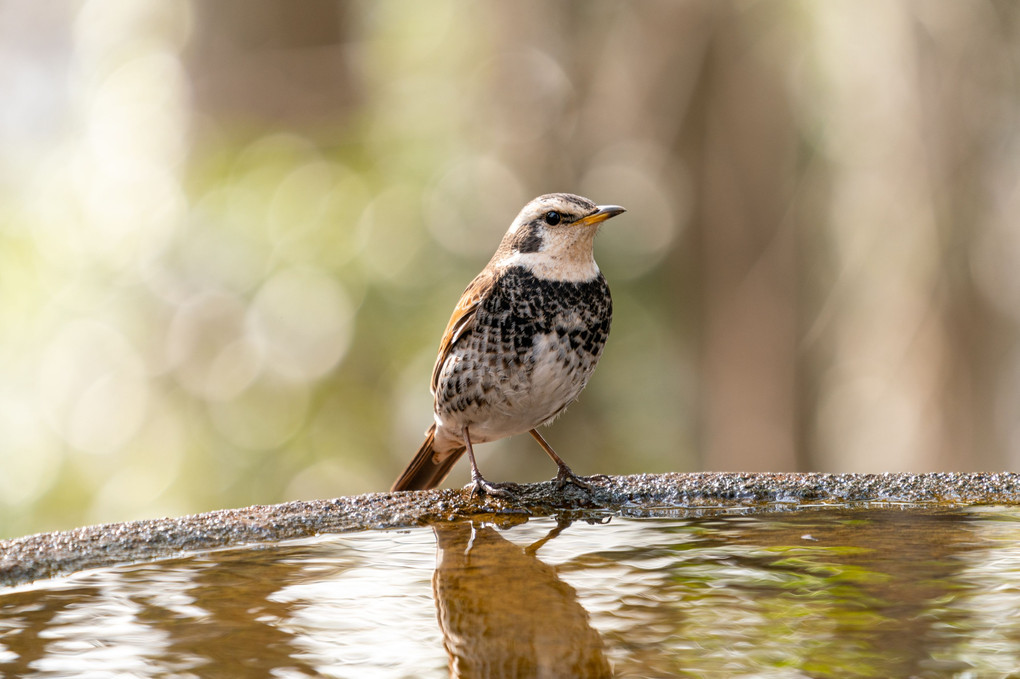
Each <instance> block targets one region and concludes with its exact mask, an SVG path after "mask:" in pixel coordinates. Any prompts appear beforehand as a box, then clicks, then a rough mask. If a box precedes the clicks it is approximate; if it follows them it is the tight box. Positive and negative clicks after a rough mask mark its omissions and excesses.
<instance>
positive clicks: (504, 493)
mask: <svg viewBox="0 0 1020 679" xmlns="http://www.w3.org/2000/svg"><path fill="white" fill-rule="evenodd" d="M464 487H465V488H468V489H470V490H471V495H470V496H469V497H470V498H474V497H475V495H477V496H479V497H481V496H483V495H489V496H491V497H498V498H502V499H504V500H510V499H513V498H514V497H515V495H514V493H515V491H517V490H520V485H519V484H516V483H512V482H510V481H507V482H504V483H489V482H488V481H486V480H485V479H483V478H482V477H481V476H480V475H479V476H473V477H472V478H471V483H469V484H468V485H466V486H464Z"/></svg>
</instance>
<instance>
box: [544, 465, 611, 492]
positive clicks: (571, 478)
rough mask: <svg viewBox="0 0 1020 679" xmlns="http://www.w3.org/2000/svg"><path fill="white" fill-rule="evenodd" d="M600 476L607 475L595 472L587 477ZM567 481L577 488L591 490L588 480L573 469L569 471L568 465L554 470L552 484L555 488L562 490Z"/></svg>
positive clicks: (596, 477)
mask: <svg viewBox="0 0 1020 679" xmlns="http://www.w3.org/2000/svg"><path fill="white" fill-rule="evenodd" d="M602 478H608V477H606V476H605V475H603V474H597V475H595V476H589V477H588V479H602ZM568 483H569V484H573V485H575V486H577V487H578V488H581V489H582V490H587V491H589V492H590V491H591V490H592V487H591V484H590V483H588V481H587V480H585V479H584V478H582V477H580V476H578V475H577V474H575V473H574V472H573V471H571V470H570V467H567V466H563V467H560V470H559V471H558V472H556V477H555V478H553V485H555V486H556V490H563V489H564V488H566V487H567V484H568Z"/></svg>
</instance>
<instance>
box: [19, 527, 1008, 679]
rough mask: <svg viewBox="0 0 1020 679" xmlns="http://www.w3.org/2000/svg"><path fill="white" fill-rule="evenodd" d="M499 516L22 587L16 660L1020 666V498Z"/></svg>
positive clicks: (382, 669)
mask: <svg viewBox="0 0 1020 679" xmlns="http://www.w3.org/2000/svg"><path fill="white" fill-rule="evenodd" d="M603 520H604V521H608V522H606V523H603V524H598V523H597V522H593V523H587V522H585V521H574V522H573V523H570V522H567V521H561V522H559V523H557V521H555V520H553V519H541V520H532V521H529V522H527V523H523V524H520V525H515V526H503V527H497V526H495V525H493V524H491V523H485V522H481V521H477V522H475V523H471V522H462V523H455V524H448V525H445V526H442V527H437V528H434V529H433V528H420V529H413V530H406V531H387V532H381V531H380V532H367V533H359V534H347V535H333V536H324V537H319V538H315V539H308V540H300V541H292V542H287V543H282V544H278V545H274V546H271V547H266V548H244V549H232V550H222V551H217V552H212V553H204V554H197V555H189V556H187V557H184V558H178V559H173V560H165V561H160V562H155V563H148V564H137V565H128V566H122V567H116V568H108V569H100V570H94V571H89V572H84V573H79V574H76V575H73V576H69V577H63V578H58V579H53V580H48V581H44V582H39V583H35V584H33V585H29V586H24V587H20V588H14V589H7V590H0V675H2V676H4V677H95V678H99V677H115V676H117V677H119V676H130V677H181V678H184V677H267V676H271V677H313V676H325V677H357V678H363V677H368V678H372V677H380V678H381V677H449V676H463V677H473V676H477V677H518V676H522V677H523V676H545V677H588V676H591V677H597V676H618V677H673V676H681V677H688V676H689V677H751V676H753V677H954V676H958V677H1005V676H1020V509H1018V508H1001V507H982V508H955V509H953V508H941V509H928V510H920V509H917V508H889V507H886V508H877V509H876V508H870V509H857V510H853V509H814V510H810V509H809V510H801V511H795V512H777V513H756V514H750V515H740V514H724V515H716V516H707V517H700V518H699V517H694V518H692V517H686V518H685V517H674V518H669V517H666V516H660V517H657V518H625V517H620V516H614V517H612V518H611V519H603Z"/></svg>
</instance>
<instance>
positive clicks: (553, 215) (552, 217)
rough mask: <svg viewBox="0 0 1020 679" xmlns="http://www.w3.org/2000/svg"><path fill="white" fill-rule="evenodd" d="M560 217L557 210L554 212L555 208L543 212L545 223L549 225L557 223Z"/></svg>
mask: <svg viewBox="0 0 1020 679" xmlns="http://www.w3.org/2000/svg"><path fill="white" fill-rule="evenodd" d="M562 218H563V215H561V214H560V213H559V212H556V211H555V210H550V211H549V212H546V213H545V223H546V224H548V225H549V226H556V225H557V224H559V223H560V220H561V219H562Z"/></svg>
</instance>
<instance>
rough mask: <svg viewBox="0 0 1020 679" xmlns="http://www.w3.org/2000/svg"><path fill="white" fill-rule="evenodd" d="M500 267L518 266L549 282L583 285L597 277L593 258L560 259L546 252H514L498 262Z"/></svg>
mask: <svg viewBox="0 0 1020 679" xmlns="http://www.w3.org/2000/svg"><path fill="white" fill-rule="evenodd" d="M499 264H500V266H520V267H523V268H525V269H527V270H528V271H530V272H531V273H533V274H535V275H536V276H538V277H539V278H543V279H545V280H551V281H567V282H571V283H585V282H587V281H590V280H593V279H595V278H597V277H598V275H599V265H598V264H596V263H595V257H588V258H587V259H581V260H578V259H576V258H574V257H571V258H566V259H562V258H559V257H556V256H555V255H553V254H551V253H548V252H515V253H513V254H511V255H510V256H508V257H504V258H503V259H501V260H499Z"/></svg>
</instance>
